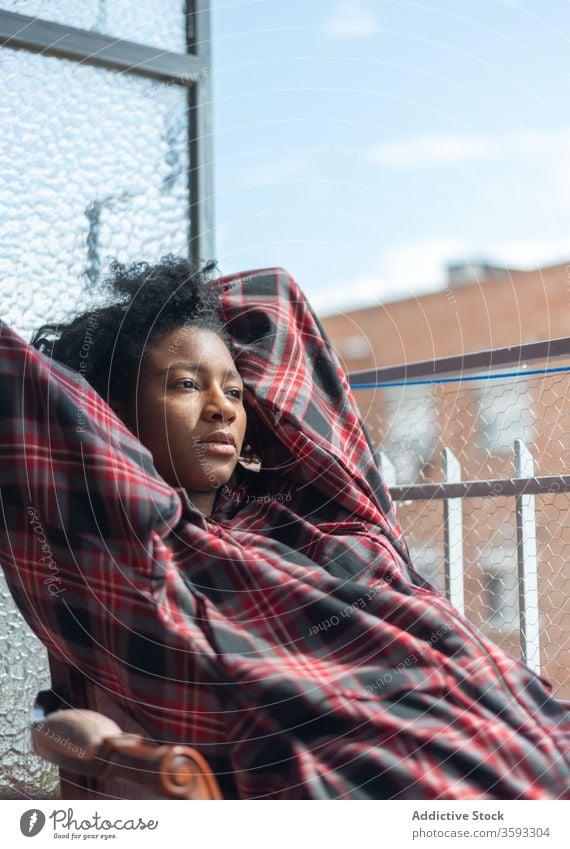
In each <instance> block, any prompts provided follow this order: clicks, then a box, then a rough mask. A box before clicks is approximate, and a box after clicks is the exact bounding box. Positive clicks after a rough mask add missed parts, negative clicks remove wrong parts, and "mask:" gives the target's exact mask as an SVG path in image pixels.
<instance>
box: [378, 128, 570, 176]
mask: <svg viewBox="0 0 570 849" xmlns="http://www.w3.org/2000/svg"><path fill="white" fill-rule="evenodd" d="M569 149H570V128H566V127H563V128H560V129H557V130H544V131H531V132H516V133H509V134H505V135H503V136H482V135H475V134H473V135H470V134H467V133H455V134H454V133H426V134H424V135H421V136H416V137H415V138H407V139H403V140H402V141H398V142H385V143H381V144H376V145H373V146H371V147H370V148H369V149H368V151H367V156H368V158H369V159H370V161H372V162H374V163H376V164H377V165H380V166H382V167H386V168H429V167H433V166H442V165H443V166H445V165H457V164H465V163H468V162H481V161H493V160H498V159H507V160H514V159H523V160H524V161H525V162H528V161H531V162H534V163H536V164H542V163H541V161H542V162H544V160H546V161H547V162H548V161H550V162H552V161H553V160H561V161H562V160H563V161H564V162H566V161H567V157H568V150H569Z"/></svg>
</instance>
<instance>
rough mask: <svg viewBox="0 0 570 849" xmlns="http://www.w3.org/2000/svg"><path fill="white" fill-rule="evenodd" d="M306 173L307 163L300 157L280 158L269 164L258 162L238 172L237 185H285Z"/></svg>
mask: <svg viewBox="0 0 570 849" xmlns="http://www.w3.org/2000/svg"><path fill="white" fill-rule="evenodd" d="M306 173H307V162H306V160H303V159H302V158H301V157H295V156H289V157H286V156H282V157H281V158H280V159H274V160H272V161H271V162H260V163H259V164H257V165H250V166H246V167H245V168H240V170H239V183H240V185H243V186H256V185H259V184H260V183H285V182H287V180H294V179H299V178H300V177H304V176H305V175H306Z"/></svg>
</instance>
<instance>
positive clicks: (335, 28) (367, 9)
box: [325, 0, 379, 38]
mask: <svg viewBox="0 0 570 849" xmlns="http://www.w3.org/2000/svg"><path fill="white" fill-rule="evenodd" d="M325 29H326V30H327V31H328V33H329V35H331V36H333V37H334V38H360V37H362V36H367V35H372V33H375V32H377V31H378V29H379V26H378V22H377V19H376V16H375V14H374V12H373V10H372V8H371V6H370V4H369V3H367V2H365V0H338V2H337V3H335V5H334V7H333V9H332V10H331V12H330V15H329V17H328V18H327V20H326V22H325Z"/></svg>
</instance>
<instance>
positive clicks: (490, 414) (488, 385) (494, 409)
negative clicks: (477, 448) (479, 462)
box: [478, 378, 534, 454]
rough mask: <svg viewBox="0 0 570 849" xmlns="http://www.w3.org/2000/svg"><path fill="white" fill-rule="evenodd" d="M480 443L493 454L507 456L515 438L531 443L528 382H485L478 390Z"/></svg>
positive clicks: (532, 437)
mask: <svg viewBox="0 0 570 849" xmlns="http://www.w3.org/2000/svg"><path fill="white" fill-rule="evenodd" d="M478 391H479V419H480V423H481V435H482V444H483V447H484V448H486V449H487V450H488V451H490V452H491V453H493V454H505V453H511V452H512V450H513V443H514V441H515V439H522V440H523V442H532V441H533V440H534V425H533V423H534V416H533V410H532V397H531V394H530V390H529V385H528V381H526V380H524V379H521V378H515V379H514V380H512V381H510V382H506V381H504V380H488V381H486V382H485V383H484V384H483V385H482V386H480V387H479V390H478Z"/></svg>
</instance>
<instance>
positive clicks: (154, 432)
mask: <svg viewBox="0 0 570 849" xmlns="http://www.w3.org/2000/svg"><path fill="white" fill-rule="evenodd" d="M133 417H134V425H135V426H134V428H133V430H134V431H135V433H136V434H137V436H138V438H139V439H140V441H141V442H142V443H143V445H145V446H146V447H147V448H148V449H149V450H150V452H151V453H152V455H153V459H154V465H155V467H156V469H157V471H158V472H159V473H160V474H161V475H162V477H163V478H164V479H165V480H166V481H167V483H169V484H170V485H171V486H178V487H184V488H185V489H186V490H187V491H188V494H189V496H190V498H192V494H193V493H207V492H209V493H211V492H212V491H215V490H216V489H217V488H218V487H219V486H221V485H222V484H224V483H226V482H227V480H228V479H229V477H230V475H231V474H232V472H233V470H234V469H235V466H236V463H237V461H238V458H239V456H240V454H241V449H242V443H243V439H244V435H245V427H246V413H245V409H244V405H243V381H242V379H241V377H240V376H239V374H238V372H237V370H236V367H235V364H234V361H233V359H232V356H231V354H230V352H229V350H228V348H227V346H226V344H225V342H223V341H222V339H220V337H219V336H218V335H217V334H216V333H213V332H212V331H210V330H203V329H202V328H199V327H181V328H179V329H177V330H174V331H172V332H170V333H168V334H166V335H165V336H163V337H161V338H160V339H159V340H157V341H156V342H153V343H152V345H151V346H150V350H149V351H148V352H147V356H146V357H145V358H144V359H143V361H142V363H141V367H140V370H139V374H138V376H137V380H136V398H133V399H132V403H131V407H130V410H129V411H128V414H127V419H130V421H128V422H127V423H128V424H131V422H132V421H133Z"/></svg>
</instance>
